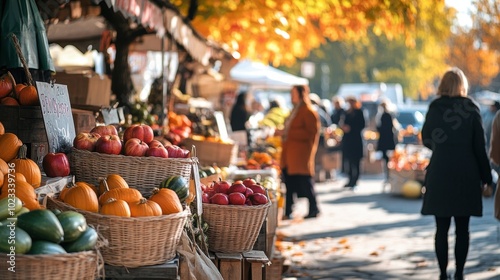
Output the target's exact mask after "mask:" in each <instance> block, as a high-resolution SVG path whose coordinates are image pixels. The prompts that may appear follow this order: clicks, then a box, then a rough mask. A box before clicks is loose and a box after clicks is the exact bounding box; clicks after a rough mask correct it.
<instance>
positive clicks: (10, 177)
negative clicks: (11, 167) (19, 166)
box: [2, 172, 33, 190]
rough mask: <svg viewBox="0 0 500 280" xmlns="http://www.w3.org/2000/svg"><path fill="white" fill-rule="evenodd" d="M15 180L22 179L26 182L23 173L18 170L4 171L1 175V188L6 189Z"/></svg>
mask: <svg viewBox="0 0 500 280" xmlns="http://www.w3.org/2000/svg"><path fill="white" fill-rule="evenodd" d="M17 181H23V182H26V177H24V175H23V174H21V173H19V172H14V173H8V172H7V173H6V174H5V175H3V184H2V189H5V190H6V189H8V188H9V184H15V182H17ZM32 188H33V186H32Z"/></svg>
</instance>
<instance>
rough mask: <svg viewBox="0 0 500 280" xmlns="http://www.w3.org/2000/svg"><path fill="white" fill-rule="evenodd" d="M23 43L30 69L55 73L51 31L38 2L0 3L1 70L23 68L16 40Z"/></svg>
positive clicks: (23, 51) (16, 1) (5, 1)
mask: <svg viewBox="0 0 500 280" xmlns="http://www.w3.org/2000/svg"><path fill="white" fill-rule="evenodd" d="M12 34H15V35H16V36H17V38H18V40H19V44H20V46H21V50H22V53H23V55H24V58H25V59H26V62H27V64H28V68H30V69H37V70H41V71H51V72H55V68H54V63H53V62H52V58H51V57H50V52H49V44H48V40H47V32H46V30H45V26H44V23H43V20H42V17H41V16H40V12H39V11H38V8H37V6H36V3H35V0H20V1H19V0H14V1H13V0H0V42H2V43H1V44H0V68H4V67H5V68H7V69H10V68H22V67H23V66H22V63H21V60H20V59H19V56H18V55H17V52H16V48H15V46H14V43H13V41H12Z"/></svg>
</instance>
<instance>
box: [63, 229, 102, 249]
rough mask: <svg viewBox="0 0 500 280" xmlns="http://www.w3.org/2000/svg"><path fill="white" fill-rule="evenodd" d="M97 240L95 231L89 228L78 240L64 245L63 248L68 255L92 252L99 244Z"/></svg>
mask: <svg viewBox="0 0 500 280" xmlns="http://www.w3.org/2000/svg"><path fill="white" fill-rule="evenodd" d="M97 238H98V236H97V232H96V231H95V229H93V228H91V227H87V230H86V231H85V232H84V233H82V235H80V237H78V239H77V240H75V241H73V242H70V243H64V244H63V247H64V249H65V250H66V252H68V253H72V252H81V251H88V250H92V249H94V247H95V245H96V244H97Z"/></svg>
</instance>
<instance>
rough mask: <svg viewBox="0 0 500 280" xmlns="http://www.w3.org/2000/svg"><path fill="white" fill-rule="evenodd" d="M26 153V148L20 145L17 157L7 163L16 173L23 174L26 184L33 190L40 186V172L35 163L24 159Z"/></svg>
mask: <svg viewBox="0 0 500 280" xmlns="http://www.w3.org/2000/svg"><path fill="white" fill-rule="evenodd" d="M27 152H28V147H26V145H22V146H21V148H20V149H19V154H18V157H17V158H15V159H13V160H11V161H9V164H10V165H13V166H14V169H15V170H16V172H19V173H21V174H23V175H24V177H26V182H28V183H30V184H31V185H32V186H33V188H38V187H40V185H41V184H42V172H41V171H40V167H38V165H37V164H36V162H34V161H33V160H32V159H29V158H27V157H26V153H27Z"/></svg>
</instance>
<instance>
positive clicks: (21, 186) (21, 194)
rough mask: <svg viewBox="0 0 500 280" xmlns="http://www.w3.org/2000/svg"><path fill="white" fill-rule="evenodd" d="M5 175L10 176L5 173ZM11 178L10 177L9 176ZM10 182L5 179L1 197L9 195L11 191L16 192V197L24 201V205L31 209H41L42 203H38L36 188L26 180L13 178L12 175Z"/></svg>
mask: <svg viewBox="0 0 500 280" xmlns="http://www.w3.org/2000/svg"><path fill="white" fill-rule="evenodd" d="M5 176H8V174H7V175H5ZM7 178H9V177H7ZM10 179H11V180H10V182H8V180H7V181H5V177H4V186H3V187H2V192H1V193H0V198H4V197H7V196H8V195H9V193H15V194H16V197H17V198H19V199H20V200H21V201H22V202H23V206H24V207H26V208H28V209H29V210H35V209H40V208H41V207H40V203H38V200H37V196H36V193H35V189H34V188H33V187H32V186H31V185H30V184H29V183H28V182H26V181H22V180H12V177H10Z"/></svg>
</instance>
